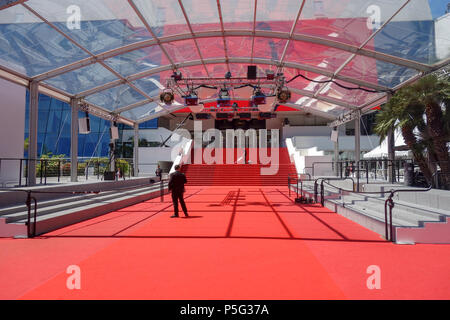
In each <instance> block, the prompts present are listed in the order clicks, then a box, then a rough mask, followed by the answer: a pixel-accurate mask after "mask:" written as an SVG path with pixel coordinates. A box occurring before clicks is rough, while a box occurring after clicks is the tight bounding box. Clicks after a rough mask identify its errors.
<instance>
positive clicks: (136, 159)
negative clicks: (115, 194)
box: [133, 123, 139, 177]
mask: <svg viewBox="0 0 450 320" xmlns="http://www.w3.org/2000/svg"><path fill="white" fill-rule="evenodd" d="M133 149H134V150H133V167H134V173H133V175H134V176H135V177H137V176H139V124H138V123H135V124H134V148H133Z"/></svg>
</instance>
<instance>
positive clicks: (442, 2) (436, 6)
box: [428, 0, 450, 19]
mask: <svg viewBox="0 0 450 320" xmlns="http://www.w3.org/2000/svg"><path fill="white" fill-rule="evenodd" d="M428 2H429V3H430V8H431V14H432V15H433V19H436V18H438V17H440V16H442V15H444V14H445V10H446V9H447V3H450V0H428Z"/></svg>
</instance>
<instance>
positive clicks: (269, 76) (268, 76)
mask: <svg viewBox="0 0 450 320" xmlns="http://www.w3.org/2000/svg"><path fill="white" fill-rule="evenodd" d="M266 79H267V80H273V79H275V72H273V71H272V70H266Z"/></svg>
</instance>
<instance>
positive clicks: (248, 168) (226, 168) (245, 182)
mask: <svg viewBox="0 0 450 320" xmlns="http://www.w3.org/2000/svg"><path fill="white" fill-rule="evenodd" d="M235 159H236V157H235ZM272 166H276V164H272ZM262 167H270V164H269V165H262V164H259V163H255V164H209V165H208V164H185V165H183V167H182V172H184V173H185V174H186V177H187V180H188V183H187V185H191V186H211V185H215V186H239V185H242V186H286V185H287V181H288V175H289V174H295V173H296V172H295V166H294V165H293V164H291V162H290V160H289V154H288V152H287V150H286V148H280V149H279V163H278V172H277V173H276V174H274V175H262V174H261V168H262Z"/></svg>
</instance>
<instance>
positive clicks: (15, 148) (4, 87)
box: [0, 79, 26, 184]
mask: <svg viewBox="0 0 450 320" xmlns="http://www.w3.org/2000/svg"><path fill="white" fill-rule="evenodd" d="M0 97H1V99H0V113H1V117H0V158H23V154H24V139H25V137H24V132H25V99H26V89H25V87H22V86H19V85H17V84H14V83H12V82H9V81H6V80H3V79H0ZM12 180H13V181H14V182H15V183H18V181H19V162H18V161H6V160H3V161H2V163H1V168H0V184H2V183H5V182H7V181H12Z"/></svg>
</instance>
